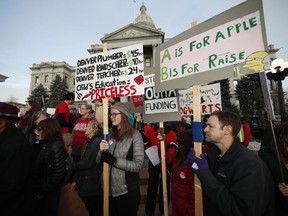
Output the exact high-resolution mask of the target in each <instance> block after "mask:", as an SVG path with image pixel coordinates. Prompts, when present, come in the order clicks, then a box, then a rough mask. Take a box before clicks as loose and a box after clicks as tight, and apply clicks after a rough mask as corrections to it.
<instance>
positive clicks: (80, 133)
mask: <svg viewBox="0 0 288 216" xmlns="http://www.w3.org/2000/svg"><path fill="white" fill-rule="evenodd" d="M91 110H92V106H91V105H89V104H83V105H81V108H80V114H81V118H78V119H77V120H76V122H75V124H74V128H73V131H72V133H71V139H70V142H69V147H68V153H69V154H71V155H72V157H73V159H74V161H75V162H79V161H80V159H81V150H82V147H83V146H84V144H85V142H86V141H87V136H86V135H85V132H86V129H87V127H88V123H89V122H90V121H91V120H95V118H94V117H92V116H91V115H90V112H91Z"/></svg>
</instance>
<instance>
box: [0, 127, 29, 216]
mask: <svg viewBox="0 0 288 216" xmlns="http://www.w3.org/2000/svg"><path fill="white" fill-rule="evenodd" d="M32 167H33V157H32V149H31V145H30V144H29V142H28V140H27V139H26V138H25V136H24V134H23V133H22V132H20V130H18V129H17V128H15V126H11V127H9V128H8V129H6V130H5V131H4V132H2V133H0V215H1V216H8V215H12V216H14V215H32V214H31V212H32V210H33V206H32V204H33V184H32Z"/></svg>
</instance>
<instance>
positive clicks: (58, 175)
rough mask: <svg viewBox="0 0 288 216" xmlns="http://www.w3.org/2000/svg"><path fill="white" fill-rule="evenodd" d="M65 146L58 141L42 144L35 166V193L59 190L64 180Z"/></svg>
mask: <svg viewBox="0 0 288 216" xmlns="http://www.w3.org/2000/svg"><path fill="white" fill-rule="evenodd" d="M66 156H67V151H66V149H65V146H64V144H63V143H62V142H60V141H55V142H53V143H44V145H43V148H42V149H41V151H40V153H39V155H38V157H37V160H36V164H35V193H36V194H38V193H42V194H44V196H45V194H46V193H49V191H52V190H54V189H55V188H60V187H61V185H62V183H64V181H65V179H66V161H65V159H66Z"/></svg>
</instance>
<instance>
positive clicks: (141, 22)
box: [134, 3, 156, 29]
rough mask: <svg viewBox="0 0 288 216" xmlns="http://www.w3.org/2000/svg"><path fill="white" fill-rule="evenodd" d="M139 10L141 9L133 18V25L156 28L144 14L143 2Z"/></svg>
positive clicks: (145, 9)
mask: <svg viewBox="0 0 288 216" xmlns="http://www.w3.org/2000/svg"><path fill="white" fill-rule="evenodd" d="M140 11H141V14H140V15H139V16H137V17H136V19H135V20H134V23H135V25H137V26H141V27H148V28H153V29H156V27H155V24H154V22H153V20H152V18H151V17H150V16H149V15H147V14H146V11H147V8H146V6H145V5H144V3H142V6H141V7H140Z"/></svg>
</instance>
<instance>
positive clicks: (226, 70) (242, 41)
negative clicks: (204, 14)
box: [155, 0, 268, 92]
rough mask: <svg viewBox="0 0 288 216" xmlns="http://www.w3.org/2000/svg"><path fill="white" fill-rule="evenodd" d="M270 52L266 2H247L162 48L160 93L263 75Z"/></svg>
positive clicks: (158, 51) (157, 76) (158, 65)
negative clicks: (264, 7) (265, 10)
mask: <svg viewBox="0 0 288 216" xmlns="http://www.w3.org/2000/svg"><path fill="white" fill-rule="evenodd" d="M267 52H268V48H267V39H266V32H265V22H264V16H263V5H262V1H261V0H253V1H246V2H244V3H241V4H239V5H237V6H235V7H234V8H231V9H229V10H227V11H225V12H223V13H221V14H219V15H217V16H215V17H213V18H211V19H209V20H207V21H205V22H203V23H200V24H198V25H196V26H194V27H193V28H191V29H189V30H187V31H186V32H183V33H181V34H180V35H178V36H176V37H174V38H172V39H170V40H168V41H167V42H165V43H163V44H161V45H160V46H158V47H157V48H156V55H155V57H156V61H155V63H156V74H155V82H156V91H157V92H161V91H167V90H169V89H183V88H185V87H191V86H193V85H206V84H208V83H209V82H212V81H216V80H221V79H226V78H233V77H238V76H240V75H241V74H250V73H255V72H259V71H263V70H264V66H265V63H264V58H265V57H266V56H267V54H268V53H267Z"/></svg>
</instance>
